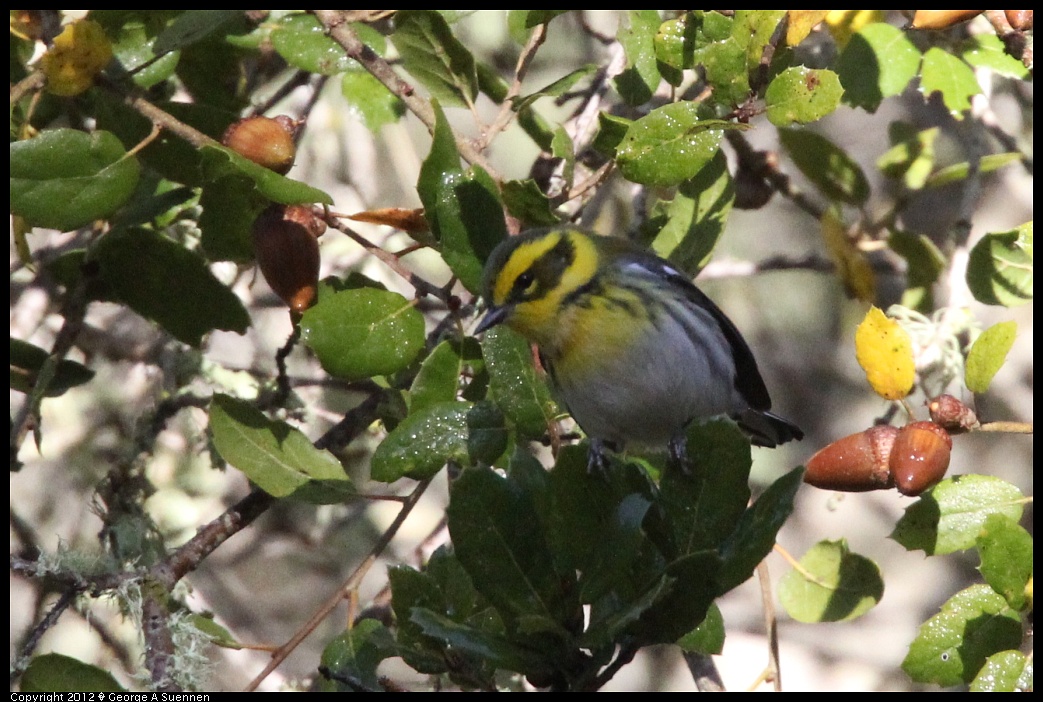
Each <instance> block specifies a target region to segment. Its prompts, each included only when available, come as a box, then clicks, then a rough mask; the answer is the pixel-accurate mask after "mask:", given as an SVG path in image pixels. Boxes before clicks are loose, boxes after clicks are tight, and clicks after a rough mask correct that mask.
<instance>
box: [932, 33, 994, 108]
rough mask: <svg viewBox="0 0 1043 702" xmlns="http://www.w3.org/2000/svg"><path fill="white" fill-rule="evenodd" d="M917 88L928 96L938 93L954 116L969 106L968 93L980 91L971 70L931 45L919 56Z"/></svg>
mask: <svg viewBox="0 0 1043 702" xmlns="http://www.w3.org/2000/svg"><path fill="white" fill-rule="evenodd" d="M920 92H922V93H923V94H924V97H927V98H929V97H930V96H931V95H932V94H933V93H936V92H937V93H941V98H942V102H943V103H944V105H945V107H946V108H947V109H948V110H949V113H950V114H951V115H952V116H953V117H955V118H956V119H962V118H963V113H964V112H966V111H967V110H969V109H970V108H971V96H972V95H977V94H978V93H980V92H981V86H980V85H978V80H977V78H975V77H974V71H972V70H971V68H970V66H968V65H967V64H966V63H964V62H963V61H962V60H960V59H958V58H956V57H955V56H953V55H952V54H950V53H949V52H948V51H945V50H944V49H940V48H938V47H936V46H935V47H931V48H930V49H928V50H927V53H926V54H924V57H923V66H922V67H921V69H920Z"/></svg>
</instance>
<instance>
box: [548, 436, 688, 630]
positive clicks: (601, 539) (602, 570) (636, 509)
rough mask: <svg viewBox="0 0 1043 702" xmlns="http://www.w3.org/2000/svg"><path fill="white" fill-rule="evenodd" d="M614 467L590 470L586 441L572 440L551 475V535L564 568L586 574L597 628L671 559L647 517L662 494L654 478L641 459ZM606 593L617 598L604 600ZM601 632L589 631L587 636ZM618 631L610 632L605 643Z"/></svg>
mask: <svg viewBox="0 0 1043 702" xmlns="http://www.w3.org/2000/svg"><path fill="white" fill-rule="evenodd" d="M612 466H613V469H612V470H610V471H609V472H608V475H607V476H606V479H602V478H593V477H592V476H591V475H590V474H589V473H588V471H587V449H586V446H584V445H575V446H568V447H565V448H563V449H562V451H561V453H559V454H558V460H557V462H556V463H555V465H554V468H553V470H551V471H550V476H549V480H550V493H551V506H550V507H549V508H547V509H546V510H545V512H546V514H547V516H546V521H547V534H548V536H547V538H548V540H549V541H550V543H551V546H552V550H553V552H554V553H555V554H558V555H559V560H560V563H561V566H560V567H561V568H562V569H563V570H566V571H570V572H576V571H579V572H580V573H581V577H580V581H579V587H580V590H579V597H580V600H581V601H582V602H584V603H591V604H594V609H593V610H592V612H591V629H592V630H593V629H596V628H597V623H598V621H599V619H601V618H606V617H610V616H614V615H616V614H617V613H618V611H619V610H620V608H631V607H632V606H633V605H632V602H631V600H634V599H638V598H640V596H641V594H642V592H643V591H644V590H646V589H647V588H648V587H649V586H650V585H649V583H650V582H652V581H654V580H656V579H657V578H659V576H661V575H662V572H663V569H664V568H665V566H666V561H665V559H664V558H663V556H662V555H657V554H659V550H658V549H656V548H655V547H654V545H653V544H652V542H651V536H646V534H647V530H646V528H645V524H644V515H645V514H647V513H648V509H649V507H650V506H651V505H652V504H653V503H654V501H655V487H654V485H653V484H652V482H651V480H649V478H648V475H647V473H645V471H644V470H643V469H641V468H640V467H639V466H638V465H637V464H636V463H633V462H627V463H621V462H613V464H612ZM652 516H653V517H654V516H655V515H652ZM660 521H662V520H661V519H660ZM664 529H665V527H662V526H659V530H660V531H662V530H664ZM609 534H611V537H610V538H606V536H607V535H609ZM674 550H676V549H674ZM600 600H609V602H608V604H607V605H606V606H599V605H598V604H597V603H598V602H599V601H600ZM606 610H607V611H606ZM638 613H639V612H635V613H634V615H633V619H634V620H636V616H637V614H638ZM625 624H626V622H624V625H625ZM596 635H597V634H596V633H594V632H588V634H587V637H588V639H590V638H591V637H596ZM612 636H613V634H612V633H611V632H606V634H605V637H606V638H605V639H604V642H608V641H611V640H612Z"/></svg>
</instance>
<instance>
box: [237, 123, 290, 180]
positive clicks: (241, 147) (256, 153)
mask: <svg viewBox="0 0 1043 702" xmlns="http://www.w3.org/2000/svg"><path fill="white" fill-rule="evenodd" d="M299 127H300V123H299V122H297V121H295V120H294V119H293V118H292V117H287V116H286V115H279V116H278V117H247V118H245V119H241V120H239V121H238V122H235V123H233V124H232V125H231V126H230V127H228V129H226V130H225V133H224V136H223V137H221V143H222V144H224V145H225V146H227V147H228V148H229V149H231V150H232V151H235V152H236V153H237V154H239V155H241V156H243V157H245V158H248V159H249V160H251V161H253V162H254V163H256V164H258V165H260V166H264V167H265V168H267V169H269V170H272V171H275V172H276V173H279V174H280V175H286V174H287V173H288V172H289V171H290V169H291V168H292V167H293V161H294V159H295V158H296V157H297V144H296V143H295V142H294V137H295V136H296V134H297V129H298V128H299Z"/></svg>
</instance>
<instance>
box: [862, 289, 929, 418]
mask: <svg viewBox="0 0 1043 702" xmlns="http://www.w3.org/2000/svg"><path fill="white" fill-rule="evenodd" d="M855 358H857V359H858V365H860V366H862V370H864V371H865V372H866V379H867V380H868V381H869V384H870V385H871V386H872V388H873V390H875V391H876V393H877V394H878V395H880V396H882V397H884V398H886V399H888V400H901V399H902V398H903V397H905V396H906V395H908V394H909V392H910V391H911V390H912V389H913V382H914V381H915V380H916V364H915V363H914V361H913V342H912V339H910V338H909V333H908V332H907V331H906V330H905V329H903V328H902V326H901V325H900V324H899V323H898V322H896V321H895V320H893V319H888V318H887V316H885V315H884V313H883V312H881V311H880V309H879V308H877V307H872V308H870V310H869V312H868V313H867V314H866V317H865V319H863V320H862V323H861V324H859V325H858V329H856V330H855Z"/></svg>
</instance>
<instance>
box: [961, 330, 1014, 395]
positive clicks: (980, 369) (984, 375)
mask: <svg viewBox="0 0 1043 702" xmlns="http://www.w3.org/2000/svg"><path fill="white" fill-rule="evenodd" d="M1017 334H1018V323H1017V322H1013V321H1010V322H999V323H997V324H994V325H992V326H991V327H989V328H988V329H986V330H985V331H984V332H982V334H981V336H979V337H978V338H977V339H976V340H975V341H974V345H973V346H971V350H970V351H969V352H968V353H967V368H966V371H965V378H966V382H967V389H968V390H970V391H971V392H973V393H983V392H986V391H987V390H988V389H989V385H990V384H991V383H992V378H993V377H994V376H995V375H996V373H998V372H999V370H1000V368H1002V367H1003V363H1004V362H1005V361H1006V360H1007V354H1008V353H1010V350H1011V348H1012V347H1013V346H1014V338H1015V337H1016V336H1017Z"/></svg>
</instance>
